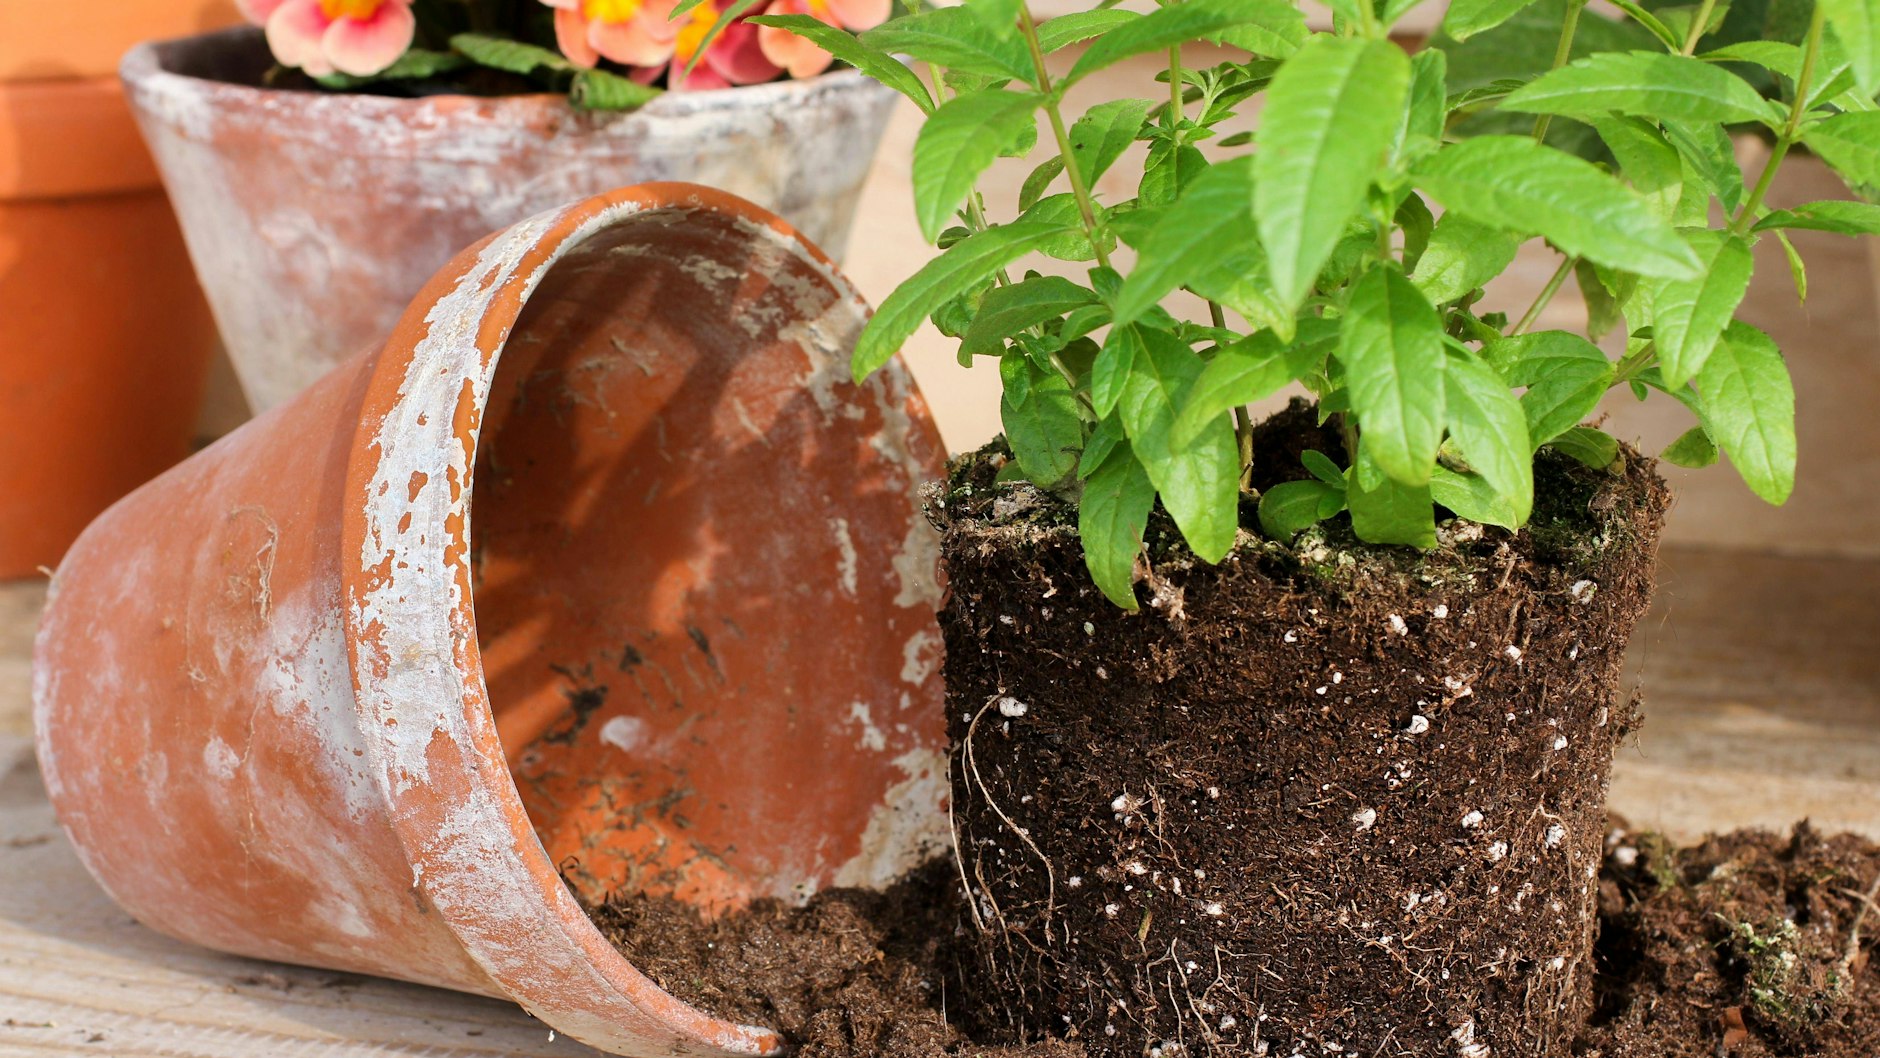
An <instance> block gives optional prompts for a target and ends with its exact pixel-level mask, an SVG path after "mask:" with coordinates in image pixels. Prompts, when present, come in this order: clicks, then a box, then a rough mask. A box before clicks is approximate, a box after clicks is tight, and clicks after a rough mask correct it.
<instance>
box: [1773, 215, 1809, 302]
mask: <svg viewBox="0 0 1880 1058" xmlns="http://www.w3.org/2000/svg"><path fill="white" fill-rule="evenodd" d="M1776 242H1778V243H1780V244H1781V245H1782V256H1783V257H1784V258H1786V259H1787V260H1788V262H1789V279H1790V281H1792V282H1793V283H1794V284H1795V302H1796V304H1798V305H1806V304H1808V265H1807V264H1806V263H1805V262H1803V260H1802V255H1801V252H1800V251H1798V250H1796V248H1795V243H1794V242H1792V241H1790V239H1789V233H1788V232H1786V231H1783V230H1781V229H1780V228H1778V229H1776Z"/></svg>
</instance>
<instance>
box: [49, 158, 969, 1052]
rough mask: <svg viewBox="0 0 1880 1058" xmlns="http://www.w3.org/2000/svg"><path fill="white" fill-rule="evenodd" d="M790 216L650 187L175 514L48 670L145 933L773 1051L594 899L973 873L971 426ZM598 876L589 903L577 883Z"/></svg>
mask: <svg viewBox="0 0 1880 1058" xmlns="http://www.w3.org/2000/svg"><path fill="white" fill-rule="evenodd" d="M865 315H866V308H865V306H864V305H863V304H862V302H861V300H860V298H859V296H858V295H857V294H856V293H855V292H854V290H853V289H852V288H851V287H850V286H849V284H848V283H847V282H846V281H845V280H844V279H842V278H841V276H840V275H839V274H838V273H837V272H836V271H835V270H834V268H833V266H832V265H831V264H830V262H829V261H828V260H827V259H826V258H825V257H823V256H822V254H820V253H819V252H818V251H816V250H815V249H813V248H812V247H810V246H809V245H808V244H807V243H806V242H804V241H803V240H802V239H801V238H800V237H799V236H797V235H795V234H794V233H793V232H792V231H791V230H790V229H789V228H788V227H787V226H786V225H784V224H783V222H781V221H780V220H778V219H777V218H775V217H774V216H771V215H770V214H767V213H765V212H763V211H762V210H759V209H757V208H756V207H754V206H752V205H750V204H749V203H746V202H743V201H741V200H739V199H736V198H732V197H731V196H729V195H726V194H723V193H722V192H716V191H710V190H706V189H703V188H699V187H695V186H692V185H685V184H647V185H642V186H640V187H636V188H629V189H627V190H624V191H618V192H614V193H611V194H608V195H604V196H600V197H598V198H593V199H589V200H587V201H584V202H582V203H580V204H578V205H575V206H572V207H569V208H567V209H564V210H561V211H557V212H551V213H546V214H542V215H540V216H538V217H536V218H534V219H531V220H528V221H525V222H523V223H520V224H516V225H514V226H512V227H510V228H508V229H507V230H505V231H503V232H500V233H498V234H497V235H495V236H493V237H491V238H490V239H486V240H485V241H483V242H481V243H479V244H477V245H476V246H474V247H472V248H471V249H469V250H466V251H465V252H463V253H462V254H460V255H459V256H458V257H457V258H456V259H455V260H454V261H452V262H450V263H449V264H447V265H446V266H445V267H444V268H443V269H442V270H440V271H439V272H438V273H437V275H436V276H435V277H433V278H432V280H431V282H430V283H429V285H427V286H426V287H425V288H424V291H423V292H422V293H421V294H419V295H418V297H417V299H416V300H414V301H413V302H412V304H411V307H410V308H409V309H407V310H406V312H405V314H404V316H403V318H402V319H401V320H400V321H399V323H398V325H397V328H396V329H395V330H394V331H393V332H392V336H391V338H390V340H389V341H387V342H386V343H385V345H384V347H383V349H381V350H379V351H378V352H376V353H372V354H369V355H365V356H362V357H359V358H356V359H354V360H352V361H350V362H348V363H346V364H344V365H343V366H341V367H340V368H339V369H338V370H336V371H334V372H333V373H332V374H330V375H328V376H327V377H326V378H324V379H322V380H321V381H320V382H318V383H316V384H315V385H314V386H313V387H312V388H311V389H309V390H307V391H306V392H305V393H303V394H302V395H301V396H299V397H298V398H296V399H294V400H293V401H291V402H289V403H288V404H286V405H284V406H282V407H280V408H277V409H275V410H274V411H272V412H269V413H266V414H264V415H262V416H261V417H260V418H258V419H255V420H254V421H252V422H250V423H248V424H247V425H245V426H244V427H242V428H241V429H239V430H237V431H235V432H234V433H232V434H230V435H229V436H227V437H225V438H224V439H223V440H221V441H220V442H218V443H217V444H215V445H213V446H211V447H210V448H208V449H205V450H204V451H202V452H201V453H199V454H197V455H196V456H194V457H193V458H191V459H190V460H188V461H187V462H185V463H184V464H182V465H181V466H179V467H177V468H175V469H174V470H172V471H170V472H169V473H167V474H165V475H164V476H163V477H161V478H159V479H157V480H156V481H154V482H152V483H151V484H149V485H147V486H145V487H144V488H142V489H140V490H139V491H137V492H136V493H134V494H132V495H131V496H130V497H129V498H127V499H125V500H124V501H123V502H121V503H119V504H118V505H117V506H116V507H114V508H112V509H111V511H109V512H108V513H107V514H106V515H105V516H104V517H102V518H100V519H99V520H98V521H97V522H96V523H95V524H93V525H92V526H91V528H90V529H88V530H86V532H85V535H84V536H83V537H82V538H80V540H79V542H78V543H77V545H75V546H74V547H73V549H72V552H71V554H70V555H69V556H68V557H67V559H66V561H65V563H64V564H63V565H62V566H61V567H60V569H59V573H58V576H57V578H56V579H55V580H54V583H53V593H52V598H51V602H50V604H49V608H48V610H47V612H46V616H45V622H44V625H43V626H42V629H41V632H40V636H39V642H38V647H37V658H36V670H35V684H34V699H35V710H36V711H35V722H36V730H37V737H38V748H39V760H40V764H41V767H42V769H43V770H44V774H45V779H46V785H47V789H48V790H49V792H50V794H51V797H52V801H53V804H54V806H55V807H56V808H57V810H58V813H59V818H60V820H61V821H62V822H63V824H64V825H65V827H66V830H67V832H68V833H69V834H70V835H71V838H72V841H73V843H74V844H75V845H76V846H77V848H78V850H79V852H80V854H81V856H82V857H83V859H84V862H85V864H86V865H87V867H89V868H90V870H91V872H92V874H93V875H94V876H95V877H96V878H97V879H98V881H99V882H100V883H101V884H102V885H103V886H104V887H105V888H106V889H107V890H108V891H109V892H110V893H111V895H112V896H113V897H114V898H116V899H117V901H118V902H119V903H120V904H122V905H123V906H124V907H125V908H126V909H127V910H128V911H130V912H131V913H132V914H133V915H135V916H136V917H137V918H138V919H139V920H140V921H142V922H144V923H146V924H147V925H150V926H152V927H154V928H156V929H159V930H162V931H164V932H166V933H170V934H172V935H175V936H178V937H183V938H187V939H190V940H193V941H196V942H198V943H202V944H206V945H209V946H212V947H216V948H221V949H224V950H227V951H232V952H238V953H241V954H244V955H251V956H258V957H262V958H269V959H279V960H285V961H290V962H299V963H307V964H312V965H317V966H323V967H330V968H333V969H338V970H350V971H358V972H363V973H371V974H382V975H386V976H391V977H399V978H404V979H407V980H412V981H420V982H427V983H431V984H436V985H443V986H446V987H450V988H457V989H463V990H466V991H471V992H480V993H485V994H489V995H504V996H509V997H511V998H513V999H514V1000H515V1001H517V1002H519V1003H521V1004H522V1005H523V1006H525V1007H526V1008H528V1009H529V1011H530V1012H532V1013H533V1014H535V1016H537V1017H539V1018H541V1019H542V1020H543V1021H544V1022H546V1023H547V1024H548V1025H549V1026H551V1027H553V1028H555V1029H556V1030H558V1031H561V1032H563V1033H566V1034H567V1035H570V1036H574V1037H576V1038H578V1039H580V1040H583V1041H585V1042H587V1043H589V1044H592V1045H594V1046H596V1047H600V1048H602V1049H605V1050H608V1051H612V1052H615V1053H618V1054H627V1055H649V1056H650V1055H667V1054H750V1055H755V1054H765V1053H769V1052H772V1051H774V1050H776V1049H777V1048H778V1046H779V1040H778V1038H777V1036H776V1035H775V1034H774V1033H772V1032H770V1031H768V1030H766V1029H764V1028H761V1027H752V1026H741V1025H734V1024H728V1023H725V1022H721V1021H718V1020H716V1019H714V1018H712V1017H709V1016H706V1015H705V1014H703V1013H701V1012H699V1011H697V1010H694V1009H692V1008H691V1007H688V1006H686V1005H685V1004H683V1003H680V1002H679V1001H677V1000H675V999H673V998H672V997H671V996H669V995H667V994H666V993H664V992H663V991H661V990H660V989H659V988H657V987H656V986H655V985H653V984H652V983H651V982H650V981H649V980H647V978H645V977H643V976H642V975H641V974H640V973H639V972H638V971H636V970H635V969H634V968H633V967H632V966H630V965H628V964H627V963H626V962H625V961H624V960H623V959H622V958H621V957H620V955H619V954H617V953H616V952H615V950H614V949H613V948H611V947H610V946H609V945H608V944H607V942H606V941H605V940H603V939H602V937H601V935H600V934H599V933H598V932H597V931H596V930H595V928H594V927H593V926H592V925H591V924H590V923H589V921H588V919H587V917H586V915H585V914H584V913H583V912H582V909H581V906H580V905H579V904H578V903H577V901H576V898H575V895H574V893H573V892H571V889H570V887H572V888H573V889H574V890H578V891H579V892H580V893H581V894H583V895H585V896H589V897H593V896H598V895H600V894H602V893H604V892H607V891H609V890H613V889H617V888H638V889H646V890H652V891H655V892H666V893H674V894H677V895H678V896H679V897H681V898H683V899H686V900H690V901H693V902H696V903H698V904H700V905H702V906H705V907H707V908H710V909H718V908H725V907H729V906H733V905H735V904H737V903H738V902H740V901H744V900H747V899H749V898H751V897H755V896H759V895H776V896H782V897H786V898H799V899H800V898H805V897H807V895H808V894H809V893H811V892H812V891H814V890H815V889H817V888H818V887H821V886H827V885H831V884H855V885H870V884H880V883H883V882H885V881H887V880H888V879H890V878H892V877H893V876H895V875H897V874H898V873H900V872H901V871H903V870H904V869H906V868H907V867H909V866H912V865H913V864H915V863H917V862H919V861H920V860H921V859H923V858H925V857H926V856H927V855H928V854H929V853H931V852H932V851H934V850H936V849H937V848H939V847H940V846H941V844H942V843H943V841H944V836H945V833H946V821H945V815H944V812H943V810H942V804H943V797H944V796H945V786H946V766H945V760H944V756H943V749H944V744H945V743H944V733H943V731H942V730H941V727H940V721H941V719H942V717H941V709H940V701H941V698H940V682H939V677H938V676H937V674H936V664H937V661H938V653H939V649H940V645H939V636H938V630H937V628H936V625H935V622H934V616H933V610H934V604H935V601H936V597H937V594H938V587H937V584H936V580H935V578H936V571H935V550H934V539H933V536H932V530H931V529H930V528H929V527H928V526H927V525H926V523H925V521H924V520H923V519H922V518H921V516H920V515H919V513H918V512H917V510H916V504H915V500H914V495H913V492H914V488H915V486H916V483H917V482H919V481H922V480H924V479H926V478H929V477H931V476H933V475H935V474H937V473H938V472H939V471H940V467H941V452H940V448H939V440H938V435H937V433H936V431H935V430H934V427H933V424H932V422H931V420H930V419H929V417H928V415H927V412H926V408H925V405H923V404H922V402H921V400H920V398H919V396H918V394H917V393H916V392H915V390H914V387H913V384H912V382H911V381H910V380H909V378H908V376H907V375H906V374H905V373H904V372H903V371H902V370H901V369H900V367H899V366H898V365H894V366H892V367H891V368H890V369H888V370H886V371H884V372H882V373H880V374H878V375H876V376H874V377H873V378H871V379H870V380H869V381H868V382H867V383H866V384H864V385H859V386H858V385H854V384H851V383H850V382H849V380H848V370H847V362H848V356H849V351H850V347H851V345H852V343H853V340H854V337H855V335H856V334H857V332H858V330H859V328H860V326H861V324H862V322H863V319H864V317H865ZM558 872H559V873H560V875H563V876H565V877H566V878H567V885H564V883H563V880H562V877H559V876H558Z"/></svg>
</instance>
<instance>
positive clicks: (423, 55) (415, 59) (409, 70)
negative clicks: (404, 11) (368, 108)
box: [314, 48, 470, 92]
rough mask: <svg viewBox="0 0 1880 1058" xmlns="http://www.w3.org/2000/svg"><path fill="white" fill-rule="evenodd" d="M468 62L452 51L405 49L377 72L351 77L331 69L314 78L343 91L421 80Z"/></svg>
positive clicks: (324, 85) (329, 86)
mask: <svg viewBox="0 0 1880 1058" xmlns="http://www.w3.org/2000/svg"><path fill="white" fill-rule="evenodd" d="M469 62H470V60H469V59H467V58H465V57H464V56H462V55H458V54H456V53H455V52H448V51H430V50H428V49H425V48H408V49H406V51H405V53H404V54H403V55H400V56H399V57H398V58H397V59H396V60H395V61H393V63H392V64H391V65H390V66H387V67H386V68H385V69H383V70H380V71H379V72H378V73H375V74H367V75H366V76H364V77H355V76H353V75H352V74H344V73H339V72H337V71H335V72H333V73H330V74H326V75H325V76H322V77H316V78H314V80H316V81H318V82H320V84H321V85H322V86H323V87H326V88H332V89H336V90H338V91H342V92H344V91H351V90H352V89H355V88H358V87H360V86H361V85H369V84H374V83H377V82H379V81H424V80H428V79H430V78H432V77H436V76H437V75H438V74H441V73H449V72H450V71H452V70H457V69H461V68H462V67H464V66H467V65H469Z"/></svg>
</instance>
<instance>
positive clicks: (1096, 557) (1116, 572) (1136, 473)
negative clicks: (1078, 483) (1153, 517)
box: [1077, 441, 1155, 610]
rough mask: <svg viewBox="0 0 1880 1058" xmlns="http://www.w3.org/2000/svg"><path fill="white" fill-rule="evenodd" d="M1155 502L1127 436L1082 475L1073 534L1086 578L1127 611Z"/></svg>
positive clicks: (1133, 606)
mask: <svg viewBox="0 0 1880 1058" xmlns="http://www.w3.org/2000/svg"><path fill="white" fill-rule="evenodd" d="M1154 504H1155V486H1154V485H1153V484H1151V483H1150V481H1149V472H1148V471H1146V470H1144V469H1143V466H1142V463H1141V462H1139V461H1138V460H1137V459H1136V454H1135V453H1134V452H1133V451H1131V449H1130V447H1129V442H1128V441H1120V442H1118V443H1117V445H1116V447H1115V448H1113V449H1111V450H1110V454H1109V455H1108V456H1107V457H1105V458H1104V460H1103V462H1102V463H1101V464H1100V465H1099V466H1098V467H1097V469H1096V470H1095V471H1094V472H1092V473H1091V474H1090V475H1089V476H1088V477H1087V478H1086V479H1085V481H1084V495H1083V498H1082V499H1081V500H1079V501H1078V503H1077V535H1078V536H1079V537H1081V538H1082V539H1083V544H1084V565H1085V566H1087V567H1088V568H1089V569H1090V579H1091V580H1093V581H1095V582H1096V584H1097V588H1098V590H1100V591H1102V592H1103V594H1104V596H1105V597H1106V598H1108V599H1109V600H1110V601H1111V602H1113V603H1115V604H1116V605H1118V606H1121V607H1122V608H1123V609H1125V610H1134V609H1136V587H1135V574H1136V556H1137V555H1138V554H1139V553H1140V552H1141V551H1142V533H1143V530H1144V529H1145V528H1146V527H1147V526H1148V524H1149V509H1150V508H1151V507H1152V506H1154Z"/></svg>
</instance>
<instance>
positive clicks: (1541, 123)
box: [1534, 0, 1586, 140]
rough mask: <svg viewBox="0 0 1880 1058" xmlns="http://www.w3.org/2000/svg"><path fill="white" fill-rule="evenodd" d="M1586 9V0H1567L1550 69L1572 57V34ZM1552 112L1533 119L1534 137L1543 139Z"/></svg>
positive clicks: (1575, 31) (1578, 26)
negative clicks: (1558, 40)
mask: <svg viewBox="0 0 1880 1058" xmlns="http://www.w3.org/2000/svg"><path fill="white" fill-rule="evenodd" d="M1585 9H1586V0H1567V14H1566V17H1565V18H1564V19H1562V20H1561V23H1560V43H1559V44H1557V45H1555V46H1554V64H1553V66H1552V67H1550V69H1554V70H1558V69H1560V68H1561V67H1562V66H1565V65H1566V64H1567V60H1568V59H1571V58H1572V57H1573V36H1574V34H1575V33H1577V32H1579V29H1580V12H1581V11H1584V10H1585ZM1553 120H1554V116H1553V115H1552V114H1542V115H1541V116H1540V117H1537V118H1535V119H1534V138H1535V139H1536V140H1545V139H1546V138H1547V126H1548V125H1550V124H1552V122H1553Z"/></svg>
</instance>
